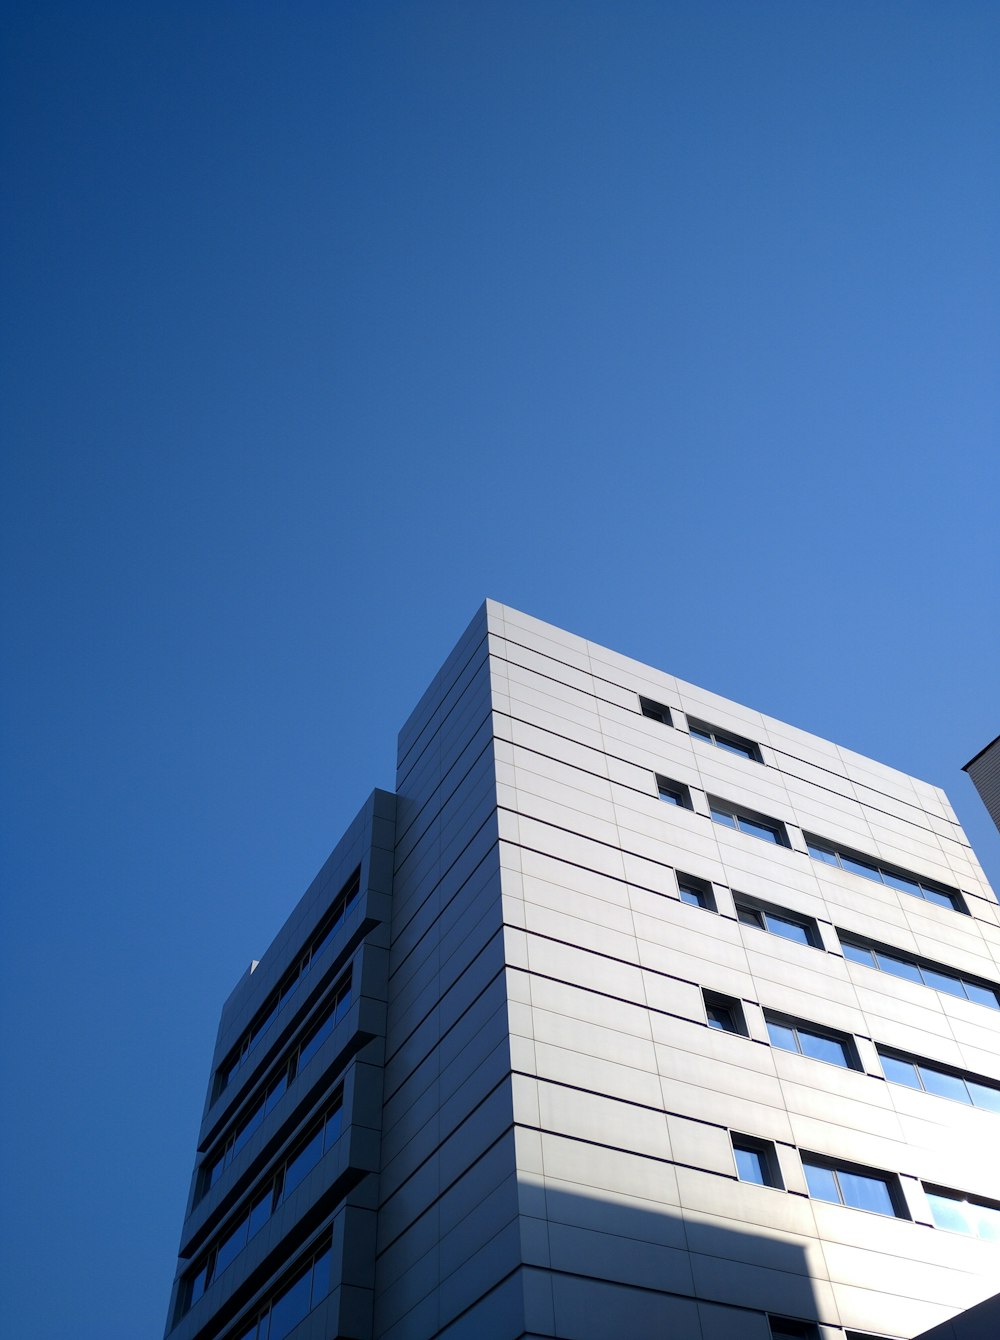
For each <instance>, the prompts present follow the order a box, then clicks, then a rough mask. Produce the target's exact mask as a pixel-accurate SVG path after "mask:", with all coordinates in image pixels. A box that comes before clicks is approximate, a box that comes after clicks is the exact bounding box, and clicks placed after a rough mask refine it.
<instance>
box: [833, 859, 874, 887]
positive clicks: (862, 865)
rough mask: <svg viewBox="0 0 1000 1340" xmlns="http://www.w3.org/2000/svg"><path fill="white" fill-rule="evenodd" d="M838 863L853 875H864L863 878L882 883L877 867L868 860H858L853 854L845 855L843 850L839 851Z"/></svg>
mask: <svg viewBox="0 0 1000 1340" xmlns="http://www.w3.org/2000/svg"><path fill="white" fill-rule="evenodd" d="M840 864H841V865H842V866H843V867H844V869H845V870H850V872H851V873H852V874H853V875H864V877H865V879H874V880H877V881H878V883H879V884H881V883H882V876H881V875H880V874H879V872H878V869H877V868H876V867H875V866H874V865H872V864H871V863H870V862H869V861H859V860H857V859H856V858H855V857H854V856H847V855H845V854H844V852H841V853H840Z"/></svg>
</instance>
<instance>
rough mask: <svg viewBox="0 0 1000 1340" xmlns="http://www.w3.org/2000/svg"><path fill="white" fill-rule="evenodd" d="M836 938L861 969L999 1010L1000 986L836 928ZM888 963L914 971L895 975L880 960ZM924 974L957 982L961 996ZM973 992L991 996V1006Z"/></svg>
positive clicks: (851, 961)
mask: <svg viewBox="0 0 1000 1340" xmlns="http://www.w3.org/2000/svg"><path fill="white" fill-rule="evenodd" d="M836 931H837V939H838V941H839V943H840V948H841V952H842V953H843V955H844V959H845V961H846V962H848V963H857V964H858V965H859V966H860V967H862V968H871V969H872V970H873V971H875V972H884V973H886V974H887V975H888V976H890V977H897V978H899V979H900V980H901V981H904V982H912V983H913V985H914V986H924V987H927V989H928V990H930V991H944V994H945V995H950V996H954V998H955V999H956V1000H965V1001H968V1003H969V1004H970V1005H982V1006H983V1008H984V1009H987V1010H1000V984H997V983H994V982H987V981H985V980H984V979H983V978H976V977H964V976H962V975H961V974H960V973H959V972H958V971H957V970H956V969H954V968H949V967H946V966H945V965H944V964H943V963H941V964H939V963H932V962H931V960H930V959H924V958H918V957H917V956H916V955H914V954H909V953H907V952H906V950H904V949H894V948H891V947H890V946H888V945H881V944H879V943H878V942H877V941H876V940H868V939H866V938H865V936H863V935H856V934H855V933H854V932H853V931H845V930H842V929H841V928H840V927H839V926H838V927H836ZM861 954H865V955H867V958H861V957H859V955H861ZM883 959H884V960H885V961H886V962H889V963H898V964H900V965H901V966H903V967H908V968H910V969H911V970H912V971H911V972H895V971H893V969H892V968H887V967H884V966H883V963H882V961H881V960H883ZM925 973H933V974H934V975H935V976H936V977H938V978H940V979H947V980H948V981H951V982H955V983H957V984H958V985H959V986H961V988H962V993H961V994H959V993H958V992H957V991H949V990H947V988H943V987H940V986H937V985H935V983H933V982H929V981H927V980H926V977H925ZM970 990H972V991H976V992H978V993H979V995H980V996H990V997H992V1004H990V1003H989V1002H988V1001H986V1000H981V999H979V997H978V996H974V995H971V994H970Z"/></svg>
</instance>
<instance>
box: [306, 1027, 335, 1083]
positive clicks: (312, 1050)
mask: <svg viewBox="0 0 1000 1340" xmlns="http://www.w3.org/2000/svg"><path fill="white" fill-rule="evenodd" d="M334 1022H335V1020H334V1017H333V1015H332V1014H328V1015H327V1016H326V1018H325V1019H324V1020H323V1022H322V1023H321V1024H320V1025H319V1026H318V1027H317V1028H316V1029H315V1031H314V1032H313V1033H311V1034H310V1036H309V1037H308V1038H307V1039H306V1041H305V1042H303V1044H302V1048H301V1050H300V1051H299V1069H300V1070H301V1069H302V1068H303V1066H307V1065H308V1064H309V1062H310V1061H311V1060H312V1058H313V1057H314V1056H315V1055H316V1053H317V1052H318V1051H319V1049H320V1047H322V1045H323V1043H324V1042H325V1041H326V1039H327V1038H328V1037H329V1036H330V1034H331V1033H332V1032H333V1025H334Z"/></svg>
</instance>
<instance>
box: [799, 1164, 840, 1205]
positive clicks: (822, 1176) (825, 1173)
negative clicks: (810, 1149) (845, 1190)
mask: <svg viewBox="0 0 1000 1340" xmlns="http://www.w3.org/2000/svg"><path fill="white" fill-rule="evenodd" d="M802 1166H803V1168H805V1172H806V1185H807V1186H808V1187H809V1194H810V1196H815V1197H816V1199H817V1200H832V1201H833V1202H834V1204H835V1205H839V1204H840V1192H839V1191H838V1190H837V1181H836V1178H835V1177H834V1175H833V1171H832V1169H830V1168H824V1167H823V1166H822V1164H819V1163H808V1162H807V1161H806V1160H805V1159H803V1160H802Z"/></svg>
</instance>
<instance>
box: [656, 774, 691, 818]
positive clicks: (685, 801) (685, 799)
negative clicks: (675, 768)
mask: <svg viewBox="0 0 1000 1340" xmlns="http://www.w3.org/2000/svg"><path fill="white" fill-rule="evenodd" d="M656 789H657V791H658V792H659V796H660V799H661V800H662V801H663V802H664V803H665V804H667V805H676V806H677V808H678V809H682V810H689V809H691V792H690V791H689V790H688V789H687V787H686V786H685V785H684V783H683V782H674V781H671V779H670V778H669V777H659V776H658V777H657V779H656Z"/></svg>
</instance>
